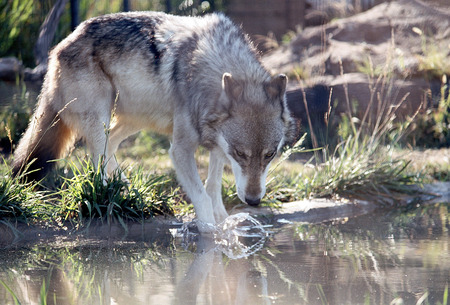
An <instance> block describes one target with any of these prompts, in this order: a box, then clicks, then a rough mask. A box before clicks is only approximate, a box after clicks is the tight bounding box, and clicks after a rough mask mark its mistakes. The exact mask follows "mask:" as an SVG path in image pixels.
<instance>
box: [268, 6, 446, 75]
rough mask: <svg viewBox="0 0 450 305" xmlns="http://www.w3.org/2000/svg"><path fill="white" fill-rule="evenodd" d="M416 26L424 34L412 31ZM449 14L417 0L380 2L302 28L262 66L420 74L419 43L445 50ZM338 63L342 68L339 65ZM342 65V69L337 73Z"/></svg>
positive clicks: (313, 72) (318, 71) (334, 72)
mask: <svg viewBox="0 0 450 305" xmlns="http://www.w3.org/2000/svg"><path fill="white" fill-rule="evenodd" d="M413 28H418V29H420V30H421V31H422V33H423V35H419V34H418V33H417V30H416V32H415V31H413ZM449 29H450V13H449V12H448V11H444V10H440V9H438V8H436V7H433V6H429V5H426V4H424V3H422V2H421V1H418V0H411V1H410V0H399V1H392V2H387V3H382V4H380V5H377V6H375V7H374V8H372V9H370V10H368V11H366V12H364V13H360V14H357V15H354V16H352V17H348V18H343V19H340V20H337V21H335V22H331V23H328V24H326V25H323V26H316V27H310V28H306V29H305V30H304V31H303V32H301V33H300V34H298V35H297V36H296V37H295V38H294V39H293V40H292V41H291V42H290V43H289V44H288V45H284V46H282V47H280V48H279V49H277V50H276V51H273V52H271V53H269V54H268V55H266V56H264V58H263V63H264V64H265V65H266V66H267V67H268V68H269V69H272V70H273V71H274V72H283V73H288V74H289V73H290V72H291V71H292V70H293V69H294V68H296V67H298V66H301V67H303V68H304V69H305V70H306V71H308V72H310V74H311V75H313V76H314V75H323V74H332V75H339V74H341V73H342V72H343V73H353V72H359V70H361V66H366V67H367V66H369V64H370V62H372V64H373V67H379V66H383V65H385V64H388V65H392V66H393V67H396V69H393V72H394V73H395V74H396V75H397V76H399V77H402V78H403V77H404V76H405V74H408V75H412V76H414V77H419V76H423V72H422V71H419V69H418V68H419V65H418V59H417V58H418V57H419V56H420V55H423V50H422V47H423V39H424V37H425V36H427V37H430V39H431V40H430V42H428V43H429V44H434V45H435V46H438V49H439V50H440V51H441V52H447V54H448V52H449V51H450V50H449V48H448V46H449V44H450V30H449ZM341 63H342V64H341ZM341 67H342V69H341Z"/></svg>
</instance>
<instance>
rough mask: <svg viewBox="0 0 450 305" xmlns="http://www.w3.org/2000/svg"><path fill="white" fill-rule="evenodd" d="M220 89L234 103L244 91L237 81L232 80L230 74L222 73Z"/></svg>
mask: <svg viewBox="0 0 450 305" xmlns="http://www.w3.org/2000/svg"><path fill="white" fill-rule="evenodd" d="M222 89H223V90H224V91H225V93H226V95H227V97H228V98H229V99H230V100H232V101H235V100H237V99H239V97H240V96H241V94H242V91H244V87H243V86H242V84H240V83H239V82H238V81H237V80H235V79H233V76H231V74H230V73H224V74H223V76H222Z"/></svg>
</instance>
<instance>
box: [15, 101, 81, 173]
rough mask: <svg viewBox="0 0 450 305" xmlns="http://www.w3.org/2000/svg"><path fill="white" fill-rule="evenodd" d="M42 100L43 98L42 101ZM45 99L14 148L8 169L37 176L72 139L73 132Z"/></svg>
mask: <svg viewBox="0 0 450 305" xmlns="http://www.w3.org/2000/svg"><path fill="white" fill-rule="evenodd" d="M42 102H44V101H42ZM59 114H60V113H58V112H57V111H55V110H54V109H52V107H51V106H50V105H49V103H48V102H46V101H45V102H44V103H39V106H38V108H37V109H36V112H35V113H34V115H33V118H32V119H31V121H30V124H29V125H28V128H27V130H26V132H25V134H24V135H23V137H22V139H21V140H20V141H19V144H18V146H17V148H16V150H15V152H14V161H13V168H12V173H13V175H14V176H18V175H23V176H24V178H26V179H27V180H40V179H42V178H43V177H44V176H45V174H46V173H47V172H48V171H49V170H51V169H52V168H53V166H54V164H55V162H51V161H52V160H55V159H59V158H61V157H62V156H63V155H64V153H65V152H66V150H67V149H68V148H69V147H70V145H72V144H73V142H74V140H75V139H74V133H73V132H72V130H71V129H70V128H69V127H68V126H67V125H66V124H64V122H63V121H62V120H61V118H60V117H59Z"/></svg>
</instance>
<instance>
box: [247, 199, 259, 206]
mask: <svg viewBox="0 0 450 305" xmlns="http://www.w3.org/2000/svg"><path fill="white" fill-rule="evenodd" d="M245 202H247V204H248V205H251V206H257V205H258V204H259V203H260V202H261V199H259V198H257V199H255V198H249V197H245Z"/></svg>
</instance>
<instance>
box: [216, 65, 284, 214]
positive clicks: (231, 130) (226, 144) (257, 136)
mask: <svg viewBox="0 0 450 305" xmlns="http://www.w3.org/2000/svg"><path fill="white" fill-rule="evenodd" d="M286 83H287V77H286V76H285V75H278V76H275V77H272V78H271V79H269V80H267V81H265V82H262V83H261V82H259V83H256V82H249V81H241V80H239V79H237V78H236V79H235V78H234V77H233V76H232V75H231V74H229V73H225V74H224V75H223V77H222V94H221V97H220V103H221V104H222V105H225V106H226V109H227V111H228V113H229V116H228V118H227V119H226V120H225V121H224V122H223V123H222V124H221V126H220V128H219V130H218V133H219V135H218V143H217V144H218V145H219V146H220V147H221V148H222V150H223V151H224V153H225V155H226V156H227V158H228V159H229V161H230V163H231V168H232V170H233V173H234V176H235V178H236V188H237V193H238V197H239V199H241V200H242V201H243V202H246V203H247V204H249V205H252V206H255V205H258V204H259V203H260V201H261V198H262V197H263V196H264V194H265V192H266V186H265V185H266V177H267V172H268V168H269V164H270V163H271V161H272V160H273V158H274V157H275V156H276V155H277V152H278V151H279V149H280V148H281V147H282V146H283V144H284V142H285V141H286V139H287V137H288V136H289V133H290V132H291V129H292V125H293V122H292V118H291V117H290V114H289V110H288V109H287V106H286V98H285V91H286Z"/></svg>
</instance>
